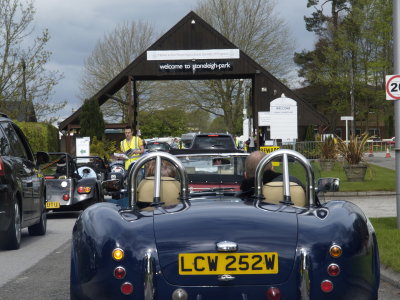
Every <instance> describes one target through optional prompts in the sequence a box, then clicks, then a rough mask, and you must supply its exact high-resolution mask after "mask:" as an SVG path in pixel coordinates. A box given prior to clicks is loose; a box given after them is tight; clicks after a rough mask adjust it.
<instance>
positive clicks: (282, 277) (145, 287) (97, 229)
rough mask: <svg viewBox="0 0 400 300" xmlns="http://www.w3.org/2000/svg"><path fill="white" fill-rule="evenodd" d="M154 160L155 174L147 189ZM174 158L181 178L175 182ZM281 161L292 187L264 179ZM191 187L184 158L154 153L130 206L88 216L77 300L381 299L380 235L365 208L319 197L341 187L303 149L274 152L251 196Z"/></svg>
mask: <svg viewBox="0 0 400 300" xmlns="http://www.w3.org/2000/svg"><path fill="white" fill-rule="evenodd" d="M151 160H155V172H154V174H151V175H152V176H151V177H146V178H144V179H143V180H141V181H140V182H139V181H138V180H137V177H138V174H139V172H140V169H141V167H142V166H144V165H145V164H146V163H148V162H150V161H151ZM164 161H167V162H168V163H169V164H170V165H172V166H174V167H175V168H176V176H172V177H171V176H165V173H163V172H164V171H163V168H164V165H165V164H164ZM271 162H279V164H280V166H279V168H281V170H282V172H283V175H282V181H281V182H279V181H277V182H274V183H273V184H271V183H266V184H263V173H264V169H266V167H267V166H268V165H269V163H271ZM292 163H294V164H295V165H294V166H293V168H292V167H289V165H290V164H292ZM294 176H296V177H297V178H299V180H300V179H301V180H303V181H302V182H304V185H303V186H301V185H298V184H296V183H295V182H291V180H292V179H291V178H293V177H294ZM188 181H189V180H188V175H187V171H186V170H185V167H184V165H183V163H182V161H181V160H180V159H178V158H176V157H175V156H173V155H171V154H169V153H164V152H154V153H150V154H148V155H146V156H144V157H142V158H141V159H140V160H138V161H137V162H136V164H135V165H134V167H133V168H132V169H131V171H130V173H129V187H128V191H129V201H130V202H129V204H130V205H129V207H128V208H126V209H122V208H121V207H120V206H118V205H115V204H112V203H99V204H95V205H92V206H90V207H89V208H87V209H86V210H85V211H83V213H82V214H81V215H80V216H79V218H78V219H77V221H76V223H75V226H74V228H73V234H72V251H71V273H70V274H71V275H70V276H71V277H70V295H71V299H128V298H129V299H145V300H149V299H173V300H190V299H207V300H209V299H230V300H236V299H237V300H239V299H241V300H243V299H253V300H254V299H255V300H258V299H260V300H261V299H267V300H278V299H377V297H378V288H379V280H380V275H379V274H380V270H379V254H378V246H377V241H376V237H375V232H374V228H373V227H372V225H371V223H370V222H369V220H368V218H367V217H366V216H365V214H364V213H363V212H362V210H361V209H360V208H359V207H357V206H356V205H355V204H353V203H351V202H349V201H345V200H340V201H328V202H324V201H322V200H321V197H319V196H321V193H322V192H326V191H336V190H338V187H339V181H338V179H336V178H323V179H319V180H318V181H317V183H316V182H315V181H314V173H313V170H312V167H311V163H310V162H309V161H308V160H307V159H306V158H305V157H304V156H302V155H301V154H300V153H297V152H295V151H292V150H277V151H275V152H273V153H271V154H269V155H267V156H265V157H264V158H263V159H262V160H261V161H260V163H259V164H258V166H257V169H256V174H255V188H254V193H253V194H252V195H250V196H247V197H245V198H243V197H237V196H236V195H235V194H232V191H229V192H225V191H224V190H223V189H217V190H214V188H211V189H210V190H209V191H204V190H203V191H197V192H192V193H190V190H189V182H188Z"/></svg>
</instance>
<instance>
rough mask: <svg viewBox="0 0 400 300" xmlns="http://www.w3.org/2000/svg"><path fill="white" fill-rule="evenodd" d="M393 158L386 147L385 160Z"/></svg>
mask: <svg viewBox="0 0 400 300" xmlns="http://www.w3.org/2000/svg"><path fill="white" fill-rule="evenodd" d="M391 157H392V156H391V155H390V152H389V148H388V147H386V155H385V158H391Z"/></svg>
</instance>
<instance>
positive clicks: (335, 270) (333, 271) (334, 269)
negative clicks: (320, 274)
mask: <svg viewBox="0 0 400 300" xmlns="http://www.w3.org/2000/svg"><path fill="white" fill-rule="evenodd" d="M327 271H328V274H329V275H330V276H338V275H339V274H340V267H339V266H338V265H337V264H330V265H329V266H328V269H327Z"/></svg>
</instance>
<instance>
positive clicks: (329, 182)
mask: <svg viewBox="0 0 400 300" xmlns="http://www.w3.org/2000/svg"><path fill="white" fill-rule="evenodd" d="M339 185H340V180H339V178H333V177H326V178H320V179H318V186H317V193H320V192H321V193H326V192H337V191H339Z"/></svg>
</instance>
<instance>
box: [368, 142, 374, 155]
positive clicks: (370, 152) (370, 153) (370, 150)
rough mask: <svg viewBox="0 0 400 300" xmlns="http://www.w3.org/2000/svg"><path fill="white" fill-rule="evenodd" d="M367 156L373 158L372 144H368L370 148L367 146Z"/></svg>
mask: <svg viewBox="0 0 400 300" xmlns="http://www.w3.org/2000/svg"><path fill="white" fill-rule="evenodd" d="M368 156H369V157H372V156H374V153H372V144H370V146H369V154H368Z"/></svg>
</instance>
